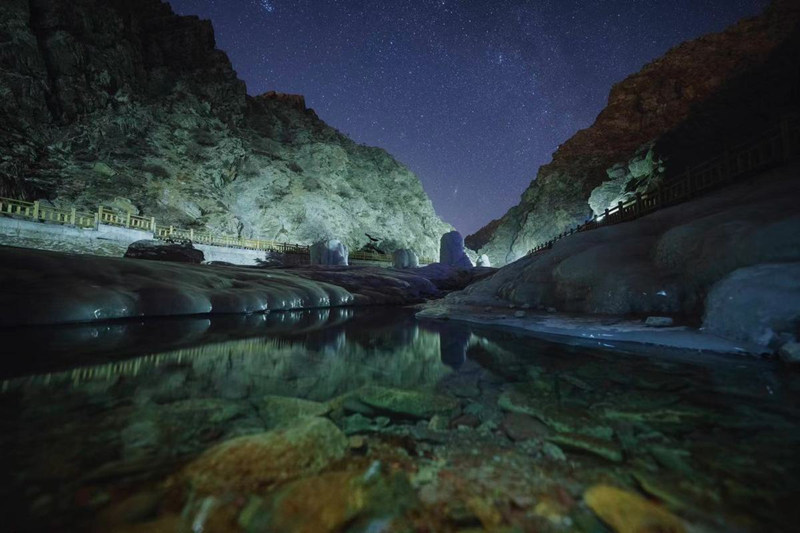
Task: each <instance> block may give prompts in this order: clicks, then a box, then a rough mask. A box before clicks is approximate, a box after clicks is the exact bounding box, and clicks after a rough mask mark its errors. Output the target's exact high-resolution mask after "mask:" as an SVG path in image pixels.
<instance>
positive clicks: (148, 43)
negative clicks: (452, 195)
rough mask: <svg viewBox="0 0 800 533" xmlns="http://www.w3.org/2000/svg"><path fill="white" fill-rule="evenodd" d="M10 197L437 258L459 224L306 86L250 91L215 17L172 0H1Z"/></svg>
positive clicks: (5, 187)
mask: <svg viewBox="0 0 800 533" xmlns="http://www.w3.org/2000/svg"><path fill="white" fill-rule="evenodd" d="M0 196H6V197H16V198H22V199H28V200H34V199H41V200H48V201H50V202H51V203H52V204H54V205H56V206H63V207H76V208H78V209H79V210H89V211H92V210H94V209H95V208H96V207H97V206H98V205H101V204H109V203H122V204H125V205H132V206H134V207H135V208H136V209H137V210H138V211H140V212H142V213H145V214H147V215H148V216H154V217H155V218H156V219H157V220H158V221H159V223H162V224H174V225H177V226H184V227H188V228H195V229H206V230H210V231H214V232H220V233H224V234H229V235H239V236H243V237H251V236H252V237H260V238H268V239H275V240H280V241H286V242H296V243H301V244H311V243H313V242H317V241H319V240H323V239H329V238H331V237H336V238H340V239H342V240H343V241H344V242H345V243H346V244H347V245H348V246H349V247H350V248H351V249H359V248H360V247H361V246H362V245H363V244H365V243H366V237H365V236H364V233H365V231H373V232H378V233H379V234H380V235H381V236H382V238H383V244H384V246H386V247H387V251H390V252H391V251H392V250H393V249H395V248H405V247H413V248H414V249H416V250H418V251H419V252H421V254H422V255H423V256H428V257H435V256H436V253H437V252H438V242H439V237H440V236H441V235H442V234H443V233H445V232H447V231H448V230H450V229H451V228H450V227H449V226H448V225H447V224H445V223H443V222H442V221H441V220H440V219H439V218H438V217H437V216H436V214H435V212H434V210H433V207H432V204H431V202H430V200H429V199H428V197H427V196H426V195H425V193H424V191H423V189H422V186H421V184H420V182H419V180H418V179H417V177H416V176H414V175H413V174H412V173H411V172H410V171H409V170H408V169H407V168H405V167H404V166H403V165H401V164H400V163H398V162H397V161H396V160H394V159H393V158H392V157H391V156H390V155H389V154H387V153H386V152H385V151H383V150H380V149H378V148H370V147H366V146H362V145H359V144H357V143H355V142H353V141H351V140H350V139H348V138H347V137H345V136H344V135H342V134H341V133H339V132H338V131H336V130H334V129H333V128H331V127H329V126H328V125H326V124H325V123H324V122H322V121H321V120H320V119H319V118H318V117H317V115H316V114H315V113H314V112H313V111H312V110H309V109H307V108H306V103H305V101H304V99H303V97H302V96H299V95H285V94H280V93H275V92H269V93H267V94H264V95H262V96H259V97H250V96H248V95H247V93H246V87H245V84H244V83H243V82H242V81H241V80H240V79H238V77H237V75H236V72H235V71H234V70H233V68H232V66H231V63H230V61H229V60H228V58H227V56H226V55H225V54H224V53H223V52H222V51H220V50H218V49H217V48H216V45H215V40H214V33H213V29H212V27H211V24H210V23H209V22H208V21H202V20H199V19H198V18H196V17H186V16H177V15H175V14H174V13H173V12H172V10H171V9H170V7H169V6H168V5H167V4H165V3H163V2H161V1H160V0H127V1H122V0H108V1H103V2H101V1H100V0H77V1H74V2H68V1H66V0H47V1H45V0H8V1H4V2H3V3H2V5H0Z"/></svg>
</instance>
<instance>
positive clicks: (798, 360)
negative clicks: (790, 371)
mask: <svg viewBox="0 0 800 533" xmlns="http://www.w3.org/2000/svg"><path fill="white" fill-rule="evenodd" d="M778 358H779V359H780V360H781V361H783V362H784V363H790V364H793V365H796V364H800V342H787V343H786V344H784V345H783V346H781V349H780V350H778Z"/></svg>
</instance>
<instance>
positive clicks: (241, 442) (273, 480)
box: [181, 417, 347, 494]
mask: <svg viewBox="0 0 800 533" xmlns="http://www.w3.org/2000/svg"><path fill="white" fill-rule="evenodd" d="M346 450H347V438H346V437H345V436H344V434H343V433H342V432H341V431H339V428H337V427H336V426H335V425H334V424H333V423H332V422H331V421H330V420H328V419H327V418H318V417H313V418H304V419H301V420H300V421H299V422H298V423H297V424H295V425H292V426H286V427H282V428H278V429H275V430H273V431H269V432H266V433H259V434H255V435H248V436H245V437H238V438H235V439H232V440H229V441H226V442H223V443H222V444H219V445H217V446H215V447H213V448H211V449H209V450H207V451H206V452H205V453H203V454H202V455H201V456H200V457H198V458H197V459H195V460H194V461H193V462H192V463H190V464H189V465H188V466H187V467H186V468H185V470H184V471H183V473H182V475H181V477H182V478H184V479H185V481H187V482H188V485H189V486H190V487H191V488H192V490H194V491H195V492H196V493H197V494H215V493H219V494H224V493H239V494H250V493H252V492H257V491H259V490H264V489H268V488H270V487H272V486H273V485H275V484H278V483H281V482H285V481H288V480H290V479H293V478H297V477H300V476H303V475H308V474H313V473H316V472H319V471H320V470H322V469H323V468H325V467H326V466H327V465H328V464H329V463H331V462H332V461H336V460H337V459H341V458H342V457H344V454H345V451H346Z"/></svg>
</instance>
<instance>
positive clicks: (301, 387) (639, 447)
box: [0, 308, 800, 532]
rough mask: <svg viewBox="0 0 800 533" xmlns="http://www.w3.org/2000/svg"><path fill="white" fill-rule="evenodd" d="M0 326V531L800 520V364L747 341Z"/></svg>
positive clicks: (375, 319)
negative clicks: (642, 342)
mask: <svg viewBox="0 0 800 533" xmlns="http://www.w3.org/2000/svg"><path fill="white" fill-rule="evenodd" d="M0 346H2V347H3V348H2V351H3V353H2V354H1V355H2V359H1V360H2V391H0V412H1V416H0V454H1V456H2V468H3V471H4V472H5V473H6V474H5V476H4V481H3V483H2V485H0V487H1V488H0V491H2V493H1V494H0V498H2V499H1V500H0V501H2V506H3V514H4V519H3V520H4V523H5V524H6V525H10V526H11V527H10V529H6V528H5V526H4V529H6V530H8V531H11V530H13V531H28V530H30V531H73V530H74V531H194V532H199V531H309V532H317V531H353V532H366V531H370V532H379V531H387V532H388V531H398V532H399V531H482V530H486V531H508V532H511V531H597V532H601V531H611V530H615V529H616V530H620V531H626V530H627V531H637V530H642V531H645V530H646V531H683V530H691V531H759V532H760V531H793V530H796V525H797V523H798V519H800V505H798V503H797V497H798V494H800V453H799V452H800V408H799V407H800V403H799V402H798V399H800V374H798V373H796V372H791V371H789V370H788V369H787V368H785V367H781V366H777V365H775V364H772V363H767V362H763V361H755V360H750V359H735V358H720V357H715V356H711V355H709V354H700V353H690V354H687V353H683V354H681V353H663V352H662V353H647V352H646V351H645V350H643V349H642V348H628V349H624V348H623V349H620V350H617V351H614V352H611V351H600V350H598V349H593V348H585V347H583V348H582V347H575V346H572V347H570V346H562V345H555V344H552V343H548V342H544V341H540V340H535V339H532V338H530V337H525V336H521V335H519V334H517V333H514V332H509V331H498V330H490V329H480V328H475V327H471V326H465V325H457V324H453V323H447V322H419V321H417V320H416V319H415V318H414V316H413V313H412V312H411V311H407V310H398V309H380V308H373V309H362V310H355V311H354V310H351V309H336V310H328V311H309V312H291V313H290V312H287V313H271V314H267V315H250V316H232V317H220V318H189V319H180V320H156V321H147V322H116V323H109V324H104V325H99V326H98V325H93V326H74V327H58V328H49V329H44V330H43V329H35V330H33V329H31V330H20V329H16V330H13V331H11V330H6V331H2V330H0ZM626 528H628V529H626ZM637 528H638V529H637ZM648 528H649V529H648Z"/></svg>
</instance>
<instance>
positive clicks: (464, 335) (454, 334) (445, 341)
mask: <svg viewBox="0 0 800 533" xmlns="http://www.w3.org/2000/svg"><path fill="white" fill-rule="evenodd" d="M424 327H425V328H426V329H427V330H429V331H433V332H436V334H437V335H439V338H440V341H439V357H440V359H441V361H442V363H444V364H445V365H447V366H449V367H451V368H454V369H458V368H460V367H461V365H463V364H464V361H466V360H467V347H468V346H469V344H470V338H471V337H472V333H471V332H470V330H469V329H467V328H465V327H464V326H462V325H459V324H451V323H448V322H426V323H425V326H424Z"/></svg>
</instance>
